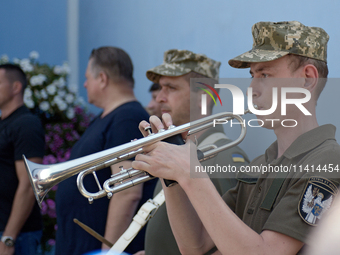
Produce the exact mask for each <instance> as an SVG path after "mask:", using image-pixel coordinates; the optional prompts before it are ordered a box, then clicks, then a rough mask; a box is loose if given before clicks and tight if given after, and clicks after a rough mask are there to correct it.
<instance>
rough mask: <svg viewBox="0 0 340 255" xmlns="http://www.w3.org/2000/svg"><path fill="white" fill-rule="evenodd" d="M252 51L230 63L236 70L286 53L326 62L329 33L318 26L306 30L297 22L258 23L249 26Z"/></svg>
mask: <svg viewBox="0 0 340 255" xmlns="http://www.w3.org/2000/svg"><path fill="white" fill-rule="evenodd" d="M252 34H253V48H252V49H251V50H250V51H248V52H246V53H244V54H241V55H239V56H237V57H235V58H233V59H231V60H229V62H228V63H229V65H231V66H232V67H235V68H248V67H249V66H250V63H256V62H266V61H271V60H275V59H278V58H280V57H283V56H286V55H288V54H295V55H300V56H304V57H309V58H314V59H318V60H322V61H324V62H327V42H328V40H329V36H328V34H327V33H326V32H325V30H323V29H322V28H319V27H307V26H305V25H303V24H301V23H300V22H298V21H285V22H276V23H275V22H258V23H256V24H254V25H253V27H252Z"/></svg>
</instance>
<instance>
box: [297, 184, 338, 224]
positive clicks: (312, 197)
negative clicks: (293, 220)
mask: <svg viewBox="0 0 340 255" xmlns="http://www.w3.org/2000/svg"><path fill="white" fill-rule="evenodd" d="M337 190H338V189H337V187H336V185H334V183H333V182H332V181H330V180H328V179H326V178H323V177H311V178H310V179H309V180H308V182H307V185H306V187H305V190H304V193H303V195H302V196H301V198H300V202H299V207H298V210H299V214H300V216H301V218H302V219H303V220H304V221H305V222H306V223H307V224H310V225H312V226H316V225H317V223H318V221H319V220H320V219H321V218H322V215H323V214H324V213H325V212H326V211H327V210H328V209H329V208H330V207H331V205H332V201H333V198H334V196H335V194H336V193H337Z"/></svg>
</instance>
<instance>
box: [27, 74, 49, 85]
mask: <svg viewBox="0 0 340 255" xmlns="http://www.w3.org/2000/svg"><path fill="white" fill-rule="evenodd" d="M46 80H47V77H46V76H45V75H44V74H38V75H34V76H32V77H31V79H30V83H31V85H32V86H37V85H42V84H43V83H44V82H45V81H46Z"/></svg>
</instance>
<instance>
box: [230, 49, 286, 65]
mask: <svg viewBox="0 0 340 255" xmlns="http://www.w3.org/2000/svg"><path fill="white" fill-rule="evenodd" d="M288 54H289V52H288V51H287V52H285V51H277V50H262V49H253V50H250V51H248V52H246V53H243V54H241V55H239V56H237V57H235V58H233V59H230V60H229V61H228V64H229V65H230V66H231V67H234V68H248V67H250V64H251V63H259V62H268V61H272V60H275V59H278V58H281V57H284V56H286V55H288Z"/></svg>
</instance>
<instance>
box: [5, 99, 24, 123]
mask: <svg viewBox="0 0 340 255" xmlns="http://www.w3.org/2000/svg"><path fill="white" fill-rule="evenodd" d="M23 104H24V102H23V100H12V101H10V102H8V103H7V104H6V105H5V106H3V107H1V109H0V110H1V119H2V120H3V119H5V118H7V117H8V116H9V115H11V113H12V112H14V111H15V110H16V109H18V108H19V107H20V106H22V105H23Z"/></svg>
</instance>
